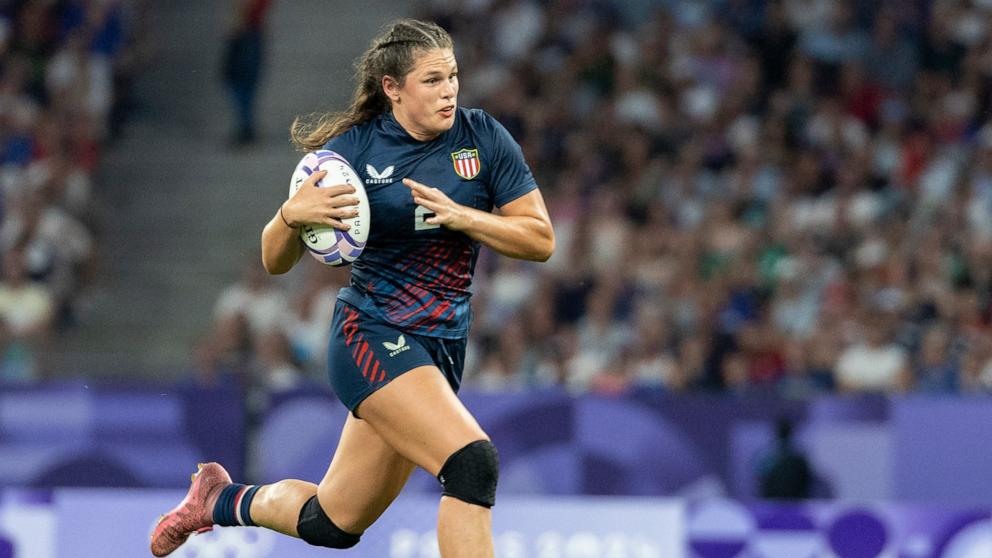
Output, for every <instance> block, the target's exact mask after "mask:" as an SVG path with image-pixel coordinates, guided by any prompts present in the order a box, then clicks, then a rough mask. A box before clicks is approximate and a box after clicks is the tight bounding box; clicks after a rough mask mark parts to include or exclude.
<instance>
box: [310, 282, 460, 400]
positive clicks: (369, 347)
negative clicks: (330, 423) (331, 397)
mask: <svg viewBox="0 0 992 558" xmlns="http://www.w3.org/2000/svg"><path fill="white" fill-rule="evenodd" d="M465 345H466V340H465V339H443V338H440V337H426V336H423V335H414V334H410V333H404V332H402V331H400V330H398V329H396V328H395V327H393V325H391V324H389V323H387V322H385V321H383V320H381V319H379V318H376V317H375V316H371V315H369V314H368V313H365V312H362V311H360V310H358V309H357V308H355V307H354V306H352V305H350V304H348V303H347V302H344V301H341V300H338V301H337V305H335V307H334V319H333V320H332V321H331V342H330V347H329V348H328V358H327V363H328V369H329V370H328V372H329V374H330V377H331V387H332V388H333V389H334V393H335V394H337V396H338V399H340V400H341V402H342V403H344V404H345V406H346V407H348V410H350V411H351V412H352V413H355V408H356V407H358V404H359V403H361V402H362V401H363V400H364V399H365V398H366V397H368V396H369V395H370V394H372V392H374V391H375V390H377V389H379V388H381V387H382V386H384V385H386V384H387V383H389V381H390V380H392V379H393V378H396V377H398V376H399V375H400V374H403V373H404V372H407V371H409V370H413V369H414V368H417V367H418V366H436V367H437V368H438V369H440V370H441V373H442V374H444V376H445V378H447V380H448V384H450V385H451V389H453V390H455V392H456V393H457V392H458V387H459V386H460V385H461V381H462V370H463V368H464V366H465ZM355 416H358V415H355Z"/></svg>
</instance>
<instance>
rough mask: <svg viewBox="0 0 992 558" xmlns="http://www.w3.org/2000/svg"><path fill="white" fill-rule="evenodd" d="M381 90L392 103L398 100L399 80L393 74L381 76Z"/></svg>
mask: <svg viewBox="0 0 992 558" xmlns="http://www.w3.org/2000/svg"><path fill="white" fill-rule="evenodd" d="M382 90H383V92H385V93H386V97H387V98H388V99H389V100H390V101H391V102H393V103H398V102H400V82H399V81H397V80H396V78H394V77H393V76H382Z"/></svg>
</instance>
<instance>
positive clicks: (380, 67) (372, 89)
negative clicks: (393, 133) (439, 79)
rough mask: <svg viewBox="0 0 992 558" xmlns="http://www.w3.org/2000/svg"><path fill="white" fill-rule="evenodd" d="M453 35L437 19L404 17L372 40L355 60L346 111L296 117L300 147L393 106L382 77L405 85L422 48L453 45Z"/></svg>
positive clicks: (294, 132) (293, 129)
mask: <svg viewBox="0 0 992 558" xmlns="http://www.w3.org/2000/svg"><path fill="white" fill-rule="evenodd" d="M453 46H454V45H453V43H452V40H451V36H450V35H448V32H447V31H445V30H444V29H442V28H441V27H439V26H438V25H437V24H435V23H430V22H426V21H418V20H415V19H401V20H399V21H396V22H394V23H392V24H391V25H389V27H388V29H387V30H386V31H385V32H383V33H382V34H380V35H379V36H378V37H376V38H375V39H374V40H373V41H372V45H371V46H370V47H369V49H368V50H366V51H365V53H364V54H363V55H362V56H361V57H360V58H359V59H358V61H357V62H356V64H355V81H356V87H355V92H354V93H353V94H352V99H351V105H350V106H349V107H348V109H347V110H345V111H344V112H327V113H314V114H310V115H308V116H306V117H303V118H300V117H297V118H296V119H294V120H293V124H292V126H290V137H291V138H292V140H293V143H294V144H296V146H297V148H298V149H300V150H301V151H315V150H317V149H320V148H321V147H323V146H324V144H326V143H327V142H328V141H330V140H331V139H332V138H335V137H337V136H340V135H341V134H343V133H345V132H347V131H348V130H350V129H351V128H353V127H355V126H361V125H362V124H365V123H366V122H369V121H370V120H372V119H374V118H375V117H377V116H379V115H380V114H383V113H386V112H389V111H390V110H392V105H391V104H390V102H389V99H388V98H387V97H386V93H385V92H384V91H383V90H382V78H383V77H385V76H393V77H395V78H396V79H397V80H398V81H399V83H400V84H401V85H402V84H403V80H404V79H405V78H406V75H407V74H408V73H409V72H410V70H412V69H413V65H414V61H415V59H416V55H417V54H418V53H419V52H422V51H426V50H431V49H436V48H453Z"/></svg>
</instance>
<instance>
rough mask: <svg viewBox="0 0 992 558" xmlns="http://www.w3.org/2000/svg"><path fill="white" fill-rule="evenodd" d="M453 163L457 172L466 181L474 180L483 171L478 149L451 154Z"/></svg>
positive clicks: (462, 150)
mask: <svg viewBox="0 0 992 558" xmlns="http://www.w3.org/2000/svg"><path fill="white" fill-rule="evenodd" d="M451 162H452V163H454V165H455V172H456V173H457V174H458V176H460V177H462V178H464V179H465V180H472V179H473V178H475V177H476V175H478V174H479V171H480V170H482V161H481V160H480V159H479V150H478V149H460V150H458V151H455V152H454V153H452V154H451Z"/></svg>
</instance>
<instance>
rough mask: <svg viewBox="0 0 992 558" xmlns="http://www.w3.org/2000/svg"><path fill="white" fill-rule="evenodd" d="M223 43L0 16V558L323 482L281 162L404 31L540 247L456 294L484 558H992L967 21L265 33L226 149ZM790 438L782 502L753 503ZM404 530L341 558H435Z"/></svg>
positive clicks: (795, 19)
mask: <svg viewBox="0 0 992 558" xmlns="http://www.w3.org/2000/svg"><path fill="white" fill-rule="evenodd" d="M232 5H233V3H230V4H229V3H226V2H197V3H190V2H176V1H172V2H147V1H142V0H92V1H82V0H77V1H74V0H61V1H53V0H19V1H7V2H0V15H2V16H3V18H2V19H0V45H2V46H0V70H2V72H0V142H2V143H0V147H2V149H0V156H2V161H0V162H2V165H3V166H2V171H0V185H2V188H3V198H2V206H0V207H2V215H3V223H2V225H0V248H2V250H3V274H4V280H3V283H2V285H0V315H2V318H3V323H4V327H3V329H2V335H0V350H2V362H0V381H2V383H0V557H3V558H8V557H14V556H16V557H17V558H24V557H28V556H30V557H32V558H34V557H38V558H47V557H49V556H59V557H63V556H66V557H74V556H96V555H99V556H138V555H144V554H142V553H143V552H144V550H143V549H144V546H143V545H144V544H145V541H146V537H145V535H146V533H147V531H148V529H149V528H150V525H151V523H152V522H153V521H154V519H155V518H156V517H157V514H158V513H161V511H163V510H164V509H166V508H168V507H170V506H171V505H172V502H174V500H176V497H177V495H179V494H181V493H182V486H184V484H185V482H186V479H188V474H189V471H190V470H191V467H192V465H193V464H194V463H196V462H197V461H203V460H212V459H220V460H222V461H223V462H224V463H225V464H228V465H230V467H231V469H232V470H233V471H235V472H237V473H238V476H239V477H240V478H244V479H246V480H249V481H255V482H265V481H268V480H273V479H275V478H281V477H282V476H294V477H299V478H309V479H313V478H315V477H316V475H319V474H320V472H321V471H322V469H323V467H324V466H325V464H326V461H327V459H328V456H329V454H330V451H331V448H332V447H333V445H334V442H335V439H336V434H337V430H338V428H339V425H340V422H341V420H343V414H344V413H343V409H341V408H340V406H339V405H337V404H336V403H335V402H334V400H333V397H332V396H331V395H330V394H328V393H327V391H326V387H325V380H324V377H323V374H324V373H323V363H322V362H321V357H322V354H321V346H322V343H323V338H322V335H323V334H324V324H325V323H326V320H327V312H328V311H329V306H328V305H329V303H330V301H331V300H333V296H334V292H335V290H336V288H337V287H339V286H340V285H341V284H342V282H343V281H345V280H346V272H345V273H342V272H341V271H334V270H328V269H321V268H319V267H318V266H317V265H316V264H314V263H312V262H307V265H305V266H302V267H303V268H302V269H299V270H296V271H294V272H293V273H291V274H290V275H289V276H287V277H281V278H278V279H275V280H270V279H268V278H266V277H264V275H260V268H259V266H258V265H257V261H258V260H257V237H258V232H259V230H260V228H261V226H262V225H263V224H264V222H265V221H267V220H268V218H269V217H270V216H271V214H272V211H273V208H275V207H276V204H278V203H279V201H280V200H281V199H282V197H283V195H284V191H285V188H286V183H287V181H288V175H289V171H290V169H292V166H293V165H294V164H295V162H296V160H297V158H298V156H299V155H298V154H296V153H294V152H293V151H292V150H291V148H290V145H289V143H288V141H287V133H286V129H287V126H288V123H289V122H290V121H291V120H292V118H293V117H294V116H296V115H298V114H301V113H305V112H309V111H312V110H321V109H327V108H334V107H341V106H342V105H343V104H344V103H345V102H346V101H347V98H348V95H349V93H350V88H351V83H350V81H349V77H350V73H351V68H350V62H351V60H353V59H354V57H355V56H357V54H359V53H360V52H361V50H362V49H363V48H364V46H365V45H366V44H367V43H368V40H369V38H370V37H371V36H372V35H373V34H374V33H375V31H376V29H377V28H378V27H379V26H380V25H381V24H383V23H384V22H386V21H388V20H390V19H392V18H394V17H398V16H405V15H414V16H421V17H426V18H432V19H435V20H437V21H438V22H439V23H441V24H442V25H444V26H445V27H446V28H448V29H449V30H451V31H452V33H453V34H454V36H455V41H456V45H457V54H458V57H459V62H460V66H461V68H460V70H461V77H462V92H461V95H460V102H461V104H462V105H463V106H480V107H483V108H485V109H486V110H488V111H489V112H491V113H493V114H494V115H496V116H497V118H499V119H500V120H501V121H502V122H503V123H504V124H505V125H506V126H507V128H508V129H509V130H510V131H511V132H512V133H513V134H514V136H515V137H516V138H517V140H518V141H519V142H520V143H521V145H522V146H523V148H524V150H525V153H526V155H527V158H528V161H529V162H530V164H531V166H532V168H533V169H534V171H535V174H536V175H537V177H538V180H539V183H540V184H541V185H542V190H543V192H544V194H545V197H546V199H547V200H548V204H549V208H550V209H551V212H552V217H553V219H554V221H555V225H556V231H557V233H558V240H559V245H558V252H557V253H556V255H555V257H554V258H553V259H552V260H551V261H550V262H549V263H548V264H545V265H530V264H523V263H519V262H513V261H510V260H506V259H499V258H495V257H492V254H489V255H487V256H483V258H481V259H480V265H479V275H478V277H477V281H476V288H475V292H476V295H475V299H474V300H475V304H474V307H475V311H476V320H475V324H474V333H473V338H472V348H471V352H470V355H471V357H470V363H469V366H468V373H467V377H466V384H467V385H466V394H465V399H466V401H467V403H468V404H469V406H470V407H471V408H472V409H473V411H474V412H475V413H476V414H477V415H478V416H479V417H480V420H481V421H482V422H483V425H484V427H486V428H487V430H489V431H490V432H491V433H492V434H493V437H494V440H496V441H497V445H498V446H499V447H500V448H501V454H502V455H503V458H504V471H503V477H502V482H501V505H500V506H498V507H497V516H496V530H497V540H498V548H499V552H500V555H501V556H542V557H544V556H547V557H550V556H569V557H572V556H575V557H578V556H582V557H586V556H589V557H592V556H638V557H641V556H666V557H667V556H699V557H717V556H763V557H768V558H772V557H779V556H781V557H793V556H841V557H845V558H846V557H849V556H850V557H862V556H865V557H876V556H906V557H925V556H934V557H947V558H962V557H968V558H970V557H976V558H977V557H979V556H981V557H985V556H988V555H990V554H992V519H990V516H992V510H990V504H989V503H990V502H992V480H990V477H989V474H988V471H990V470H992V452H990V451H989V449H988V448H989V443H988V439H989V434H988V433H989V430H990V426H992V399H990V398H989V394H990V393H992V336H990V331H989V328H990V294H992V151H990V149H992V128H990V127H989V126H988V121H989V117H988V115H989V104H990V96H989V93H990V85H992V80H990V76H992V62H990V60H992V58H990V57H992V6H990V3H989V2H986V1H983V0H960V1H935V2H927V1H923V0H914V1H901V2H881V1H879V2H870V1H864V2H856V1H842V0H816V1H812V2H809V1H799V0H784V1H782V2H764V1H758V0H707V1H704V0H700V1H675V0H669V1H663V2H661V1H659V2H652V1H647V0H645V1H636V2H620V1H616V2H611V1H608V0H602V1H592V0H561V1H556V2H547V3H539V2H527V1H523V0H506V1H495V0H493V1H485V0H479V1H473V2H443V1H438V2H431V3H426V4H425V3H410V4H406V5H404V4H400V3H392V2H384V1H383V2H363V3H351V2H327V1H317V0H310V1H293V2H286V1H283V2H280V1H278V0H276V1H275V2H274V3H273V4H272V6H271V9H270V11H269V12H268V14H267V17H266V18H265V21H264V28H265V40H264V46H265V57H264V60H265V62H264V67H263V74H262V80H261V82H260V91H259V99H258V101H259V104H258V109H257V117H258V120H259V125H258V129H257V137H256V138H255V141H254V142H251V143H246V142H239V141H238V140H239V138H237V137H236V136H233V137H232V131H233V130H232V129H233V124H232V122H233V117H232V109H231V106H230V103H229V98H228V93H227V92H226V91H225V88H224V84H223V83H222V80H221V74H222V71H221V60H222V59H223V53H224V48H225V37H226V35H227V33H228V31H227V29H228V26H229V25H230V21H231V20H232V13H233V7H232ZM508 324H509V325H508ZM783 419H786V420H788V421H790V422H791V423H792V424H794V426H795V432H796V449H797V451H798V452H800V453H802V454H804V455H805V456H806V457H807V458H808V460H809V462H810V464H811V466H812V469H813V471H814V481H813V482H812V483H811V484H812V486H811V488H810V490H811V496H812V497H813V499H812V500H811V501H809V503H805V504H798V503H793V504H784V503H781V502H778V503H775V502H771V501H768V500H762V499H760V495H761V492H762V488H761V485H762V481H761V471H763V470H767V463H768V460H769V459H771V458H772V457H774V456H775V455H776V454H775V452H774V448H775V442H774V431H775V425H776V423H778V422H780V421H781V420H783ZM301 425H306V427H305V428H304V427H301ZM407 492H408V494H407V497H406V498H405V499H404V500H403V501H402V502H401V503H399V504H398V505H397V506H396V509H395V510H391V511H390V512H389V513H388V514H387V516H386V517H384V519H383V522H382V523H381V524H380V525H377V526H376V527H374V528H373V530H371V531H370V532H369V535H368V536H367V537H366V539H367V542H364V543H363V547H359V548H358V549H356V550H354V551H352V552H350V553H343V555H353V556H411V557H412V556H431V555H432V552H433V550H432V548H431V544H430V541H431V540H432V536H431V533H430V529H431V528H432V527H431V524H432V522H433V513H434V511H433V507H434V502H435V497H434V496H433V494H434V493H435V492H436V488H435V487H434V483H433V481H432V479H430V478H428V477H427V476H426V475H423V474H420V475H419V476H416V477H414V479H412V481H411V485H410V487H409V489H408V491H407ZM646 496H648V497H650V498H645V497H646ZM201 539H202V540H200V541H197V542H196V543H195V544H191V545H187V546H188V547H189V548H187V549H185V550H183V551H182V552H183V553H184V554H181V555H183V556H194V555H195V556H215V555H216V556H228V555H230V556H253V557H259V558H261V557H264V556H310V555H317V553H315V551H313V550H310V549H307V548H305V547H303V546H302V545H295V546H294V545H292V543H290V542H289V541H283V540H277V539H274V538H271V537H268V536H267V535H265V534H259V533H257V532H254V531H244V532H241V531H232V530H222V531H221V532H220V533H218V534H215V535H211V536H208V537H201ZM110 540H113V541H115V543H114V545H110V543H108V541H110ZM111 546H113V548H111ZM225 552H227V554H224V553H225Z"/></svg>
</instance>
